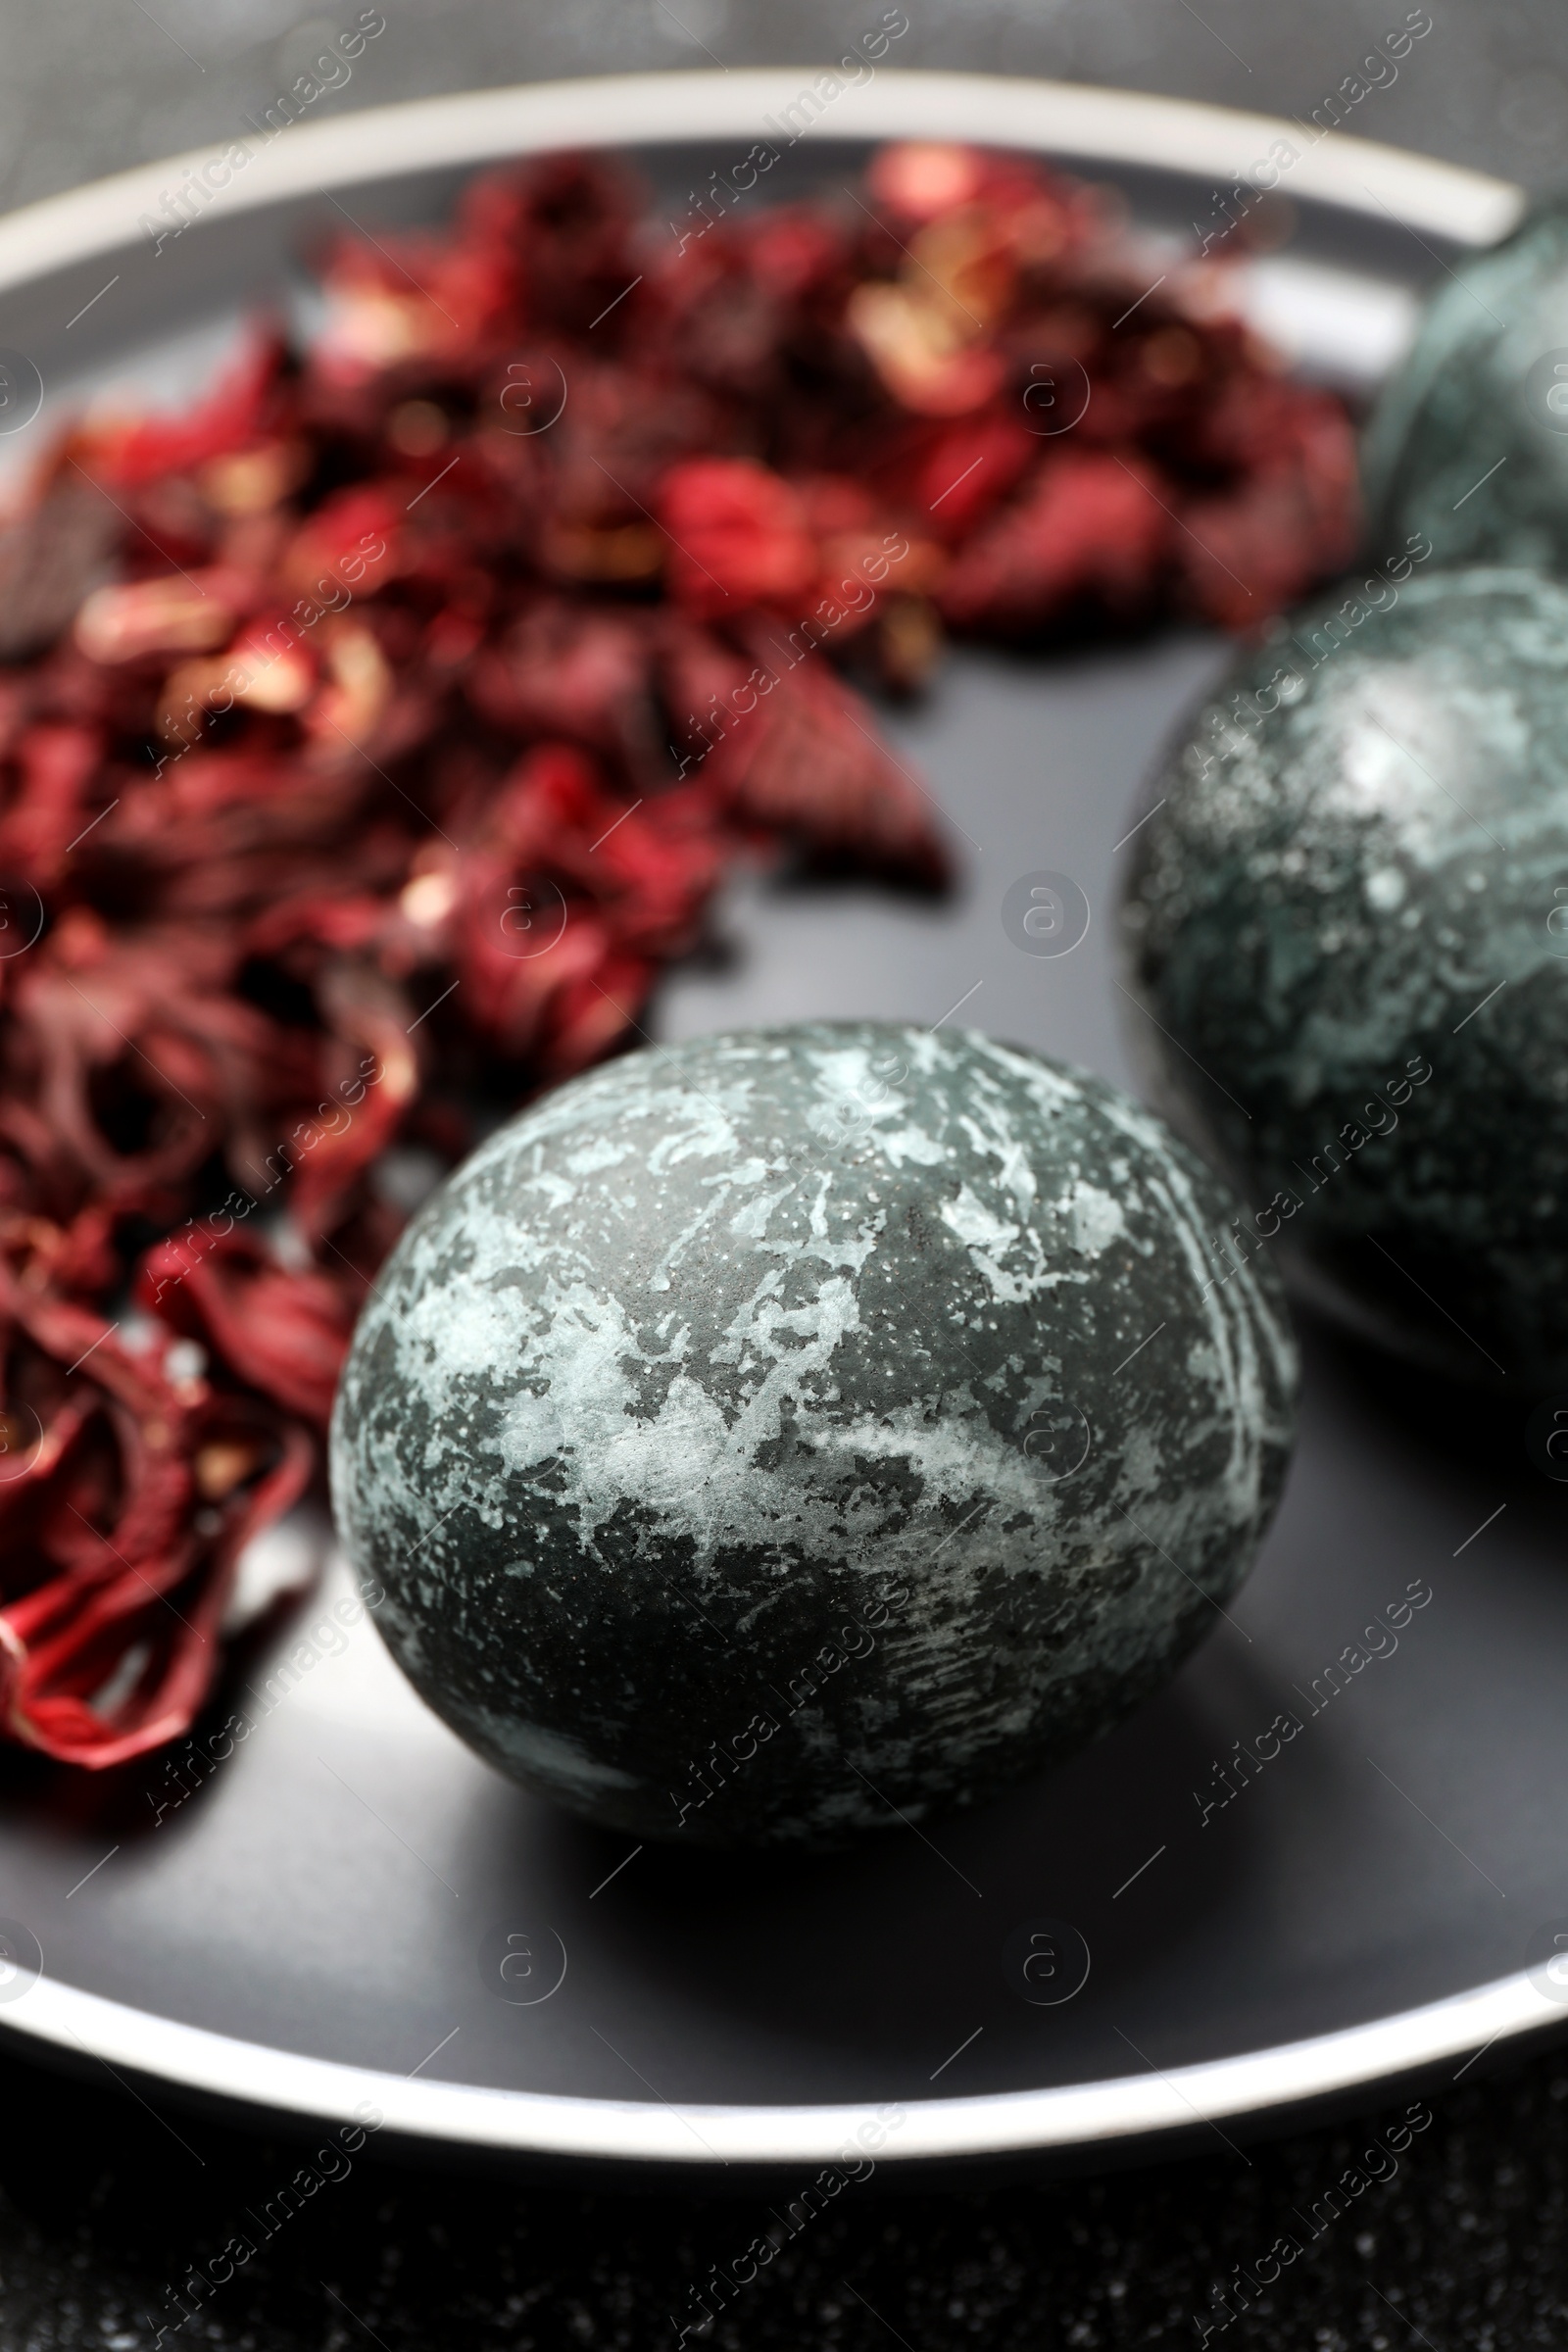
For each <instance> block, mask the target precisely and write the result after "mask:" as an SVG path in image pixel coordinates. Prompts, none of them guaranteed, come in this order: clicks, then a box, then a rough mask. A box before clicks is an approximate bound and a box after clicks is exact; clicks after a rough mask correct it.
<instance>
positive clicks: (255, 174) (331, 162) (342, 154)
mask: <svg viewBox="0 0 1568 2352" xmlns="http://www.w3.org/2000/svg"><path fill="white" fill-rule="evenodd" d="M831 71H832V68H831V67H830V66H822V67H811V66H791V67H783V68H777V67H768V68H760V69H755V70H737V71H734V72H727V73H717V72H703V73H627V74H614V75H603V76H597V77H594V78H590V79H581V80H570V81H554V82H544V83H534V84H520V85H516V86H513V87H510V88H502V89H485V90H473V91H466V92H463V93H460V94H457V95H454V96H448V97H439V98H427V99H417V100H413V101H410V102H407V103H404V104H400V105H396V106H388V107H375V108H367V109H364V110H362V111H358V112H354V113H345V114H341V115H337V116H334V117H332V118H330V119H327V120H323V121H321V122H319V123H297V124H295V125H293V126H292V127H291V128H290V129H288V130H287V131H286V132H284V133H281V134H279V135H278V136H277V137H276V138H275V139H273V140H272V141H271V142H270V143H265V142H263V141H262V140H261V138H260V134H250V138H251V139H252V140H253V141H254V142H255V144H254V148H253V153H252V160H251V165H250V167H248V168H246V169H245V170H244V171H243V172H239V173H236V174H235V175H234V176H233V177H232V179H231V180H230V182H229V185H228V186H227V187H226V188H225V189H223V190H222V191H221V193H220V194H219V195H217V196H215V197H214V199H213V201H212V203H211V204H210V205H209V206H208V207H207V210H206V213H205V215H204V216H203V217H204V219H209V220H210V219H216V218H221V217H224V216H226V215H229V214H236V213H240V212H247V211H255V210H258V209H260V208H263V207H266V206H269V205H275V204H281V203H284V202H287V201H289V200H292V199H295V198H298V197H301V196H308V195H310V194H311V193H313V192H319V191H323V190H325V189H327V188H330V187H333V186H336V187H350V186H354V185H356V184H359V183H361V182H369V181H374V180H377V179H386V178H390V177H393V176H399V175H402V174H405V173H408V172H418V171H428V170H436V169H441V168H444V167H452V166H461V165H470V166H476V165H480V164H483V163H485V162H489V161H493V160H495V159H498V158H501V157H504V156H507V155H517V154H527V153H538V152H541V151H543V150H546V149H549V148H558V147H573V146H605V147H613V146H619V145H631V144H643V145H648V144H673V143H676V142H680V141H686V140H691V141H694V142H695V141H700V140H708V139H712V138H717V137H734V138H736V139H748V140H750V139H754V138H757V137H760V136H762V135H764V131H765V123H764V118H766V117H768V116H770V115H771V116H774V117H777V116H778V115H779V114H780V113H781V112H782V110H783V109H785V108H786V107H788V106H789V105H790V104H791V103H792V101H795V100H797V99H798V98H799V97H800V95H801V93H802V92H803V91H806V90H809V89H810V88H811V87H812V85H813V84H814V83H815V81H816V79H817V76H818V75H819V74H822V73H830V72H831ZM807 135H809V136H810V137H811V138H813V139H830V140H867V139H882V138H927V137H931V138H959V139H963V138H967V139H972V140H975V141H977V142H979V143H983V144H986V145H993V146H1008V147H1015V148H1019V149H1023V150H1035V151H1038V152H1041V153H1047V154H1051V155H1054V156H1061V157H1067V158H1071V159H1073V160H1076V161H1082V162H1086V163H1095V162H1099V163H1102V164H1120V165H1122V166H1142V167H1155V168H1159V169H1164V170H1168V171H1172V172H1184V173H1186V172H1190V173H1193V174H1195V175H1197V176H1200V177H1212V178H1214V179H1219V180H1233V179H1235V178H1237V177H1239V176H1242V175H1243V174H1244V173H1245V172H1246V171H1247V169H1248V166H1249V163H1250V159H1253V158H1260V157H1262V156H1265V155H1266V154H1267V152H1268V150H1269V147H1270V145H1271V144H1272V143H1273V142H1274V141H1276V140H1287V141H1289V142H1290V144H1291V145H1292V147H1294V148H1296V149H1297V153H1298V160H1297V161H1296V162H1295V163H1294V164H1293V165H1292V166H1291V169H1290V175H1289V184H1290V187H1291V190H1292V192H1293V193H1299V194H1300V195H1302V196H1305V197H1308V198H1311V199H1313V200H1316V201H1320V202H1325V203H1330V204H1334V205H1338V206H1340V207H1342V208H1344V209H1347V210H1349V211H1352V212H1359V213H1363V214H1370V215H1373V216H1377V215H1380V214H1381V215H1383V216H1385V217H1389V218H1393V219H1394V220H1395V221H1397V222H1399V223H1400V224H1401V225H1403V226H1405V227H1408V228H1410V229H1412V230H1413V231H1415V232H1416V233H1417V234H1420V233H1421V232H1423V231H1425V232H1429V233H1432V234H1435V235H1438V236H1442V237H1446V238H1447V239H1449V240H1450V241H1451V242H1453V243H1455V244H1458V245H1473V246H1482V245H1486V244H1490V243H1492V242H1494V241H1495V239H1496V238H1498V237H1500V236H1502V235H1505V234H1506V233H1507V231H1508V230H1509V229H1510V228H1512V227H1513V226H1514V225H1515V223H1516V222H1517V221H1518V219H1519V218H1520V216H1521V214H1522V212H1523V210H1524V207H1525V201H1526V200H1525V196H1524V193H1523V191H1522V190H1520V189H1519V188H1517V187H1515V186H1513V185H1511V184H1510V183H1509V182H1507V181H1505V180H1499V179H1495V178H1490V177H1488V176H1487V175H1486V174H1484V173H1481V172H1472V171H1470V170H1468V169H1466V168H1464V167H1462V166H1458V165H1453V164H1446V163H1442V162H1439V161H1437V160H1435V159H1433V158H1430V157H1426V156H1421V155H1416V154H1412V153H1410V152H1408V151H1406V150H1403V149H1400V148H1396V147H1389V146H1383V145H1380V144H1378V143H1376V142H1374V141H1371V140H1366V139H1360V138H1356V137H1354V136H1350V135H1347V134H1346V133H1343V132H1338V131H1330V132H1325V133H1323V134H1321V135H1320V136H1319V137H1318V138H1317V140H1316V141H1315V143H1313V144H1311V145H1310V146H1307V147H1305V148H1304V149H1303V148H1302V146H1301V140H1302V137H1303V126H1302V125H1301V124H1300V123H1291V122H1288V121H1286V120H1284V119H1282V118H1279V117H1274V116H1268V115H1257V114H1243V113H1239V112H1237V111H1235V110H1232V109H1230V108H1227V107H1218V106H1209V105H1201V104H1198V103H1196V102H1194V101H1191V100H1187V99H1175V98H1163V97H1157V96H1152V95H1149V94H1146V93H1142V92H1133V91H1120V90H1111V89H1102V88H1097V87H1093V86H1090V85H1087V84H1080V83H1068V82H1058V81H1044V80H1030V79H1024V78H1021V77H1006V78H1004V77H1002V76H999V75H993V74H985V73H943V72H930V71H923V70H910V69H905V68H892V69H889V68H882V67H879V68H877V69H876V71H875V72H874V73H873V74H872V75H871V77H870V78H869V79H868V80H866V81H864V82H861V83H859V84H852V85H849V86H846V87H845V88H844V89H843V91H842V94H841V95H839V96H837V97H834V98H833V99H832V101H831V112H828V111H827V109H826V108H824V110H823V114H822V116H821V119H820V121H819V122H815V123H812V126H811V129H810V131H809V133H808V134H807ZM230 143H231V142H228V141H223V142H215V143H214V144H212V145H209V146H206V147H201V148H196V149H192V150H190V151H189V152H187V153H186V154H184V155H177V156H172V157H169V158H167V159H165V160H164V161H162V162H159V163H154V164H149V165H143V166H139V167H138V168H137V169H136V170H134V171H130V172H118V173H116V174H115V175H114V176H112V177H110V178H107V179H100V180H96V181H94V182H92V183H91V184H90V185H88V186H85V187H81V188H76V189H73V190H70V191H68V192H67V193H65V194H63V195H59V196H51V197H47V198H45V199H43V200H42V201H41V202H39V203H36V204H32V205H28V206H26V207H25V208H24V209H23V210H21V211H19V212H15V213H13V214H11V215H9V216H8V217H7V218H5V219H3V220H0V294H3V293H8V292H15V291H17V290H19V289H20V288H22V287H24V286H25V285H26V284H27V283H28V282H29V281H31V280H34V279H37V278H39V277H42V276H44V275H46V274H49V273H52V272H55V271H58V270H64V269H68V268H71V267H73V266H75V265H79V264H82V263H84V262H87V261H90V260H93V259H95V258H97V259H101V258H103V257H106V256H109V255H112V254H113V253H115V252H116V251H118V250H121V249H123V248H124V247H125V246H126V245H128V244H133V243H134V242H135V241H136V239H137V237H138V236H139V235H141V234H142V233H143V232H142V231H141V228H140V225H139V223H140V218H141V216H142V215H143V214H151V213H154V212H155V211H156V210H157V207H158V205H159V203H160V201H161V199H162V197H163V194H164V192H165V191H166V190H168V189H169V188H171V187H172V186H173V185H175V184H176V183H177V182H178V181H179V180H180V179H181V178H182V177H183V176H184V175H185V174H186V173H187V172H190V171H199V170H200V168H201V166H202V165H203V164H204V163H205V162H206V161H208V160H209V159H210V158H211V157H212V156H214V155H215V154H221V153H222V152H223V151H224V149H225V148H226V147H227V146H228V145H229V144H230ZM1552 2022H1553V2010H1552V2005H1551V2003H1550V2002H1549V2001H1548V2000H1546V1999H1545V1998H1544V1996H1543V1995H1542V1994H1541V1993H1540V1992H1539V1991H1538V1990H1537V1988H1536V1985H1535V1984H1534V1982H1533V1981H1532V1978H1531V1976H1530V1974H1529V1973H1528V1972H1527V1971H1520V1972H1518V1973H1517V1974H1515V1975H1512V1976H1508V1977H1502V1978H1498V1979H1496V1980H1495V1981H1493V1982H1492V1983H1490V1984H1487V1985H1477V1986H1474V1987H1472V1988H1471V1989H1470V1990H1468V1991H1464V1992H1460V1993H1455V1994H1450V1995H1448V1996H1446V1997H1445V1998H1444V1999H1442V2000H1438V2001H1433V2002H1429V2003H1426V2004H1424V2005H1422V2006H1420V2007H1417V2008H1413V2009H1406V2010H1402V2011H1398V2012H1397V2013H1395V2014H1393V2015H1391V2016H1388V2017H1383V2018H1377V2019H1373V2020H1371V2021H1369V2022H1367V2023H1365V2024H1362V2025H1357V2026H1352V2027H1348V2028H1346V2029H1343V2030H1341V2031H1339V2032H1335V2033H1330V2034H1314V2035H1312V2036H1310V2037H1308V2038H1306V2039H1303V2040H1299V2041H1294V2042H1287V2043H1282V2044H1279V2045H1277V2046H1275V2047H1272V2048H1268V2049H1262V2050H1254V2051H1247V2052H1243V2053H1241V2054H1239V2055H1236V2056H1233V2057H1229V2058H1223V2059H1211V2060H1205V2061H1203V2062H1201V2063H1199V2064H1196V2065H1190V2066H1184V2067H1178V2068H1174V2069H1172V2070H1171V2071H1170V2072H1169V2073H1159V2072H1157V2071H1155V2070H1153V2069H1152V2068H1151V2070H1150V2071H1149V2072H1148V2073H1145V2074H1140V2075H1132V2076H1123V2077H1113V2078H1109V2079H1106V2080H1103V2081H1101V2082H1084V2083H1072V2084H1066V2085H1062V2086H1059V2087H1056V2088H1053V2089H1042V2090H1024V2091H1005V2092H993V2093H989V2094H986V2095H984V2096H981V2097H972V2098H954V2097H948V2098H940V2099H921V2100H914V2101H908V2102H903V2103H896V2102H886V2103H883V2104H882V2105H880V2106H879V2105H876V2104H870V2103H866V2104H857V2105H846V2106H789V2107H781V2106H765V2107H764V2106H717V2105H684V2106H676V2105H670V2104H665V2103H658V2102H654V2101H643V2100H610V2099H588V2098H578V2097H572V2096H566V2095H556V2094H547V2093H542V2092H535V2091H514V2090H501V2089H491V2088H486V2087H484V2086H482V2085H476V2084H471V2083H463V2082H445V2081H441V2080H439V2079H426V2078H423V2077H419V2076H413V2077H408V2076H399V2075H392V2074H385V2073H382V2072H379V2071H377V2070H374V2069H370V2068H362V2067H354V2066H345V2065H340V2064H338V2063H336V2062H334V2061H331V2060H326V2059H320V2058H313V2057H309V2056H307V2055H305V2054H303V2053H300V2052H294V2051H287V2050H279V2049H275V2048H271V2047H270V2046H267V2045H264V2044H261V2043H256V2042H248V2041H243V2040H240V2039H238V2038H236V2037H234V2036H231V2035H228V2034H216V2033H211V2032H209V2031H207V2030H205V2029H203V2028H199V2027H194V2026H188V2025H182V2024H180V2023H179V2022H178V2021H177V2020H175V2019H172V2018H163V2017H158V2016H155V2015H153V2014H152V2013H150V2012H147V2011H143V2010H138V2009H134V2008H131V2007H129V2006H128V2005H126V2004H124V2003H122V2002H118V2001H112V2000H107V1999H105V1998H104V1997H103V1996H102V1995H100V1994H97V1993H91V1992H87V1991H84V1990H82V1989H81V1988H79V1987H77V1986H74V1985H65V1984H62V1983H60V1982H59V1981H58V1980H55V1979H52V1978H50V1977H48V1976H47V1975H44V1976H40V1977H39V1978H38V1979H37V1981H36V1982H35V1983H34V1984H33V1985H31V1986H30V1987H28V1989H27V1990H26V1991H25V1993H24V1994H23V1995H22V1996H21V1997H20V1998H17V1997H15V1996H13V1997H12V1998H11V2000H10V2001H9V2003H8V2005H7V2006H6V2007H5V2008H4V2009H3V2010H0V2030H3V2031H5V2032H6V2033H8V2034H18V2035H20V2036H25V2037H26V2038H27V2039H29V2040H31V2041H33V2042H42V2043H47V2044H51V2045H54V2046H55V2047H57V2048H59V2049H61V2050H63V2051H71V2050H72V2049H74V2050H75V2051H76V2052H78V2053H81V2054H84V2055H87V2056H90V2057H94V2058H97V2059H100V2060H101V2061H102V2062H103V2063H104V2064H105V2065H107V2066H108V2067H110V2069H111V2070H115V2069H117V2068H126V2069H129V2070H130V2071H131V2072H132V2073H135V2074H139V2075H141V2076H143V2077H146V2078H152V2079H156V2080H158V2081H161V2082H168V2083H171V2084H174V2085H178V2086H180V2087H182V2088H184V2089H186V2090H189V2091H192V2092H196V2093H201V2094H205V2095H207V2096H217V2097H219V2098H221V2099H227V2100H233V2101H237V2102H240V2103H241V2104H243V2105H246V2106H249V2107H254V2108H261V2109H266V2110H271V2111H274V2112H280V2113H285V2114H289V2115H293V2116H296V2117H311V2118H316V2119H319V2120H321V2121H323V2122H325V2121H331V2122H337V2123H347V2122H352V2121H353V2120H354V2118H355V2115H356V2112H357V2111H363V2109H364V2108H365V2107H366V2106H369V2107H371V2108H373V2109H375V2110H377V2111H378V2112H379V2113H380V2115H381V2116H382V2118H383V2119H384V2128H387V2129H390V2130H392V2131H397V2132H400V2133H406V2134H409V2135H412V2136H415V2137H418V2138H424V2139H428V2140H433V2141H444V2142H449V2143H452V2142H455V2143H459V2144H462V2145H464V2146H467V2147H482V2148H487V2149H491V2150H496V2151H501V2150H510V2151H513V2152H515V2153H519V2154H520V2153H529V2154H535V2155H547V2156H557V2157H562V2158H568V2157H570V2158H586V2159H592V2160H597V2161H599V2162H604V2161H607V2160H609V2161H612V2162H619V2163H627V2164H638V2163H640V2164H654V2165H672V2164H673V2165H686V2166H693V2167H709V2168H714V2167H719V2166H724V2165H729V2164H741V2165H745V2166H751V2167H763V2166H773V2165H779V2164H790V2163H798V2164H818V2165H824V2164H831V2163H832V2162H833V2161H834V2160H835V2158H838V2157H841V2156H843V2157H845V2158H847V2159H848V2160H849V2161H852V2162H858V2161H859V2160H860V2159H861V2158H862V2157H863V2155H864V2154H865V2152H866V2151H867V2150H868V2149H869V2148H870V2147H871V2146H875V2147H876V2150H877V2153H876V2158H875V2161H877V2162H879V2163H894V2164H908V2163H912V2162H917V2161H923V2162H931V2161H937V2162H941V2161H956V2160H962V2159H973V2158H978V2157H986V2156H990V2157H997V2156H1004V2155H1008V2154H1012V2155H1021V2154H1025V2153H1028V2152H1030V2151H1040V2152H1045V2151H1049V2150H1067V2149H1073V2148H1088V2147H1094V2146H1099V2147H1104V2146H1108V2145H1112V2144H1114V2143H1116V2142H1130V2141H1137V2140H1146V2139H1147V2140H1152V2141H1154V2142H1156V2143H1157V2142H1158V2140H1159V2139H1160V2137H1161V2136H1162V2135H1166V2136H1168V2135H1169V2134H1171V2133H1174V2132H1182V2131H1191V2129H1192V2128H1193V2127H1194V2125H1195V2124H1196V2125H1204V2124H1207V2125H1218V2124H1220V2123H1223V2122H1226V2121H1233V2122H1240V2121H1241V2120H1242V2119H1245V2118H1247V2117H1249V2116H1256V2115H1259V2114H1266V2113H1268V2112H1270V2111H1272V2110H1276V2109H1281V2108H1289V2107H1296V2106H1300V2105H1304V2104H1306V2103H1308V2102H1311V2101H1316V2100H1321V2099H1326V2098H1330V2097H1333V2096H1335V2095H1336V2094H1343V2093H1348V2092H1353V2091H1354V2090H1357V2089H1359V2088H1361V2087H1367V2088H1371V2087H1372V2086H1374V2085H1375V2084H1377V2083H1379V2082H1390V2081H1392V2080H1396V2079H1397V2078H1400V2077H1404V2076H1416V2075H1419V2074H1421V2073H1423V2072H1425V2071H1428V2070H1430V2069H1433V2068H1435V2067H1436V2066H1438V2065H1440V2064H1442V2063H1443V2062H1444V2061H1446V2060H1447V2059H1451V2058H1453V2057H1456V2056H1457V2055H1459V2054H1460V2053H1461V2052H1463V2051H1467V2050H1470V2051H1479V2050H1481V2049H1483V2048H1490V2047H1491V2046H1493V2045H1494V2044H1495V2043H1496V2042H1499V2041H1506V2040H1508V2039H1510V2038H1512V2037H1514V2036H1516V2035H1519V2034H1529V2033H1531V2032H1533V2031H1539V2030H1541V2029H1543V2028H1544V2027H1546V2026H1549V2025H1550V2024H1551V2023H1552ZM890 2114H894V2115H896V2116H897V2117H898V2119H899V2120H897V2121H896V2122H893V2123H890V2122H889V2121H888V2118H889V2116H890ZM879 2119H880V2120H879ZM868 2132H870V2133H873V2134H879V2135H880V2136H879V2137H875V2138H872V2137H868V2136H867V2134H868Z"/></svg>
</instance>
